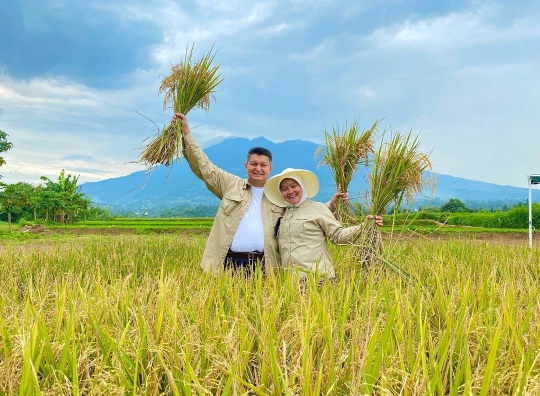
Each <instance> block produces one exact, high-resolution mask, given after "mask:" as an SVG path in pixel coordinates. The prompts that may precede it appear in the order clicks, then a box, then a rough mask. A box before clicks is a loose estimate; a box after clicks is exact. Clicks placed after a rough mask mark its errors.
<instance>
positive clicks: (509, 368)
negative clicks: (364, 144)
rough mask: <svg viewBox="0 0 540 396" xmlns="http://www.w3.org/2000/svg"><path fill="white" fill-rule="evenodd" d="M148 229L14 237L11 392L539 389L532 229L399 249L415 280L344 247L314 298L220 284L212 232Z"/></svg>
mask: <svg viewBox="0 0 540 396" xmlns="http://www.w3.org/2000/svg"><path fill="white" fill-rule="evenodd" d="M128 223H129V221H128V220H126V223H124V224H125V225H126V226H127V225H128ZM180 223H181V222H180ZM196 223H198V222H196ZM198 224H199V225H201V224H206V223H205V220H201V221H200V223H198ZM140 225H141V223H137V224H136V227H135V228H134V229H132V232H130V233H129V234H124V233H121V232H110V233H100V232H96V229H99V228H100V227H101V226H103V227H105V228H106V227H107V226H106V224H102V225H99V224H96V223H94V224H87V225H86V226H87V227H89V228H90V229H92V230H93V232H89V233H85V234H84V235H81V234H77V233H76V232H75V231H73V230H74V228H71V229H70V231H69V232H67V231H65V232H63V233H56V232H47V233H46V232H43V233H35V234H33V236H28V237H21V238H20V239H17V238H11V239H9V238H8V237H6V238H5V239H1V240H0V259H1V260H0V262H1V263H0V271H1V273H2V277H1V278H0V312H1V319H0V394H9V395H11V394H19V395H40V394H41V395H126V394H133V395H162V394H166V395H168V394H170V395H189V394H201V395H204V394H208V395H215V394H222V395H237V394H257V395H276V394H286V395H300V394H301V395H319V394H330V395H344V394H356V395H360V394H372V395H419V394H425V395H470V394H473V395H477V394H478V395H538V394H540V296H539V292H538V283H539V277H540V264H539V263H540V250H539V248H538V247H535V248H534V249H532V250H531V249H529V248H528V246H527V244H526V241H527V239H526V236H525V235H524V234H521V235H520V238H521V239H520V240H519V242H518V243H494V242H493V241H484V240H480V239H479V238H476V237H475V235H474V234H472V233H471V234H463V233H460V234H446V237H445V238H443V239H429V238H422V237H419V238H415V239H413V240H409V239H406V238H400V239H399V240H398V242H392V243H387V245H386V246H387V247H388V251H387V253H386V255H387V257H388V258H389V259H390V260H391V261H392V262H393V263H395V264H398V265H399V266H401V267H402V268H403V269H404V270H406V271H407V272H408V273H410V274H411V278H410V279H405V278H403V277H401V276H398V275H397V274H395V273H394V272H391V271H388V270H385V267H383V266H382V265H377V266H373V267H371V268H368V269H361V268H360V267H359V266H358V265H357V264H356V263H355V262H354V259H353V258H352V257H351V256H350V252H351V250H350V249H349V248H348V247H346V246H341V247H335V246H331V253H332V256H333V258H334V261H335V266H336V273H337V275H338V278H337V280H336V281H335V282H325V283H322V285H318V284H317V282H316V281H315V280H312V281H311V282H308V283H307V285H306V287H305V288H300V287H299V286H298V282H297V280H296V279H295V276H294V274H290V273H278V274H272V273H267V274H266V275H265V276H263V275H262V274H260V273H258V274H256V275H255V276H253V277H251V278H249V279H245V278H242V277H238V276H233V275H231V274H224V275H222V276H219V277H214V276H210V275H207V274H205V273H203V272H202V271H201V270H200V268H199V261H200V258H201V255H202V252H203V249H204V244H205V239H206V234H205V233H197V232H191V231H190V230H192V229H196V228H191V229H190V228H184V229H182V227H179V228H178V229H177V230H176V232H164V233H155V232H152V231H150V228H151V227H150V225H148V224H147V225H144V227H147V228H144V229H145V230H146V231H145V232H144V233H141V232H140V231H139V232H137V231H136V230H137V229H140V228H137V226H140ZM208 226H209V225H208V224H206V225H204V226H201V228H203V229H204V228H205V227H206V229H207V228H208ZM80 227H82V226H80ZM158 229H159V227H158ZM167 229H169V230H170V228H167ZM133 230H134V231H133ZM48 231H50V230H48ZM0 232H2V235H4V232H5V231H4V230H0ZM20 234H23V233H20ZM395 236H396V235H395ZM25 238H26V239H25ZM393 240H394V241H395V240H396V238H394V239H393Z"/></svg>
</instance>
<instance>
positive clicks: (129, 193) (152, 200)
mask: <svg viewBox="0 0 540 396" xmlns="http://www.w3.org/2000/svg"><path fill="white" fill-rule="evenodd" d="M254 146H262V147H265V148H267V149H269V150H270V151H271V152H272V157H273V160H272V165H273V170H272V172H271V174H270V176H272V175H275V174H277V173H279V172H281V171H282V170H283V169H285V168H302V169H308V170H311V171H313V172H314V173H316V174H317V176H318V177H319V181H320V190H319V193H318V194H317V196H316V197H315V198H314V199H315V200H317V201H321V202H325V201H327V200H328V199H330V197H331V196H332V195H333V194H334V192H335V186H334V182H333V177H332V172H331V171H330V169H329V168H328V167H327V166H319V162H320V159H321V157H320V156H319V157H317V158H316V157H315V150H316V149H317V148H318V147H319V145H317V144H316V143H313V142H310V141H306V140H300V139H295V140H286V141H284V142H280V143H275V142H272V141H270V140H268V139H266V138H264V137H262V136H260V137H257V138H255V139H252V140H249V139H247V138H242V137H231V138H228V139H225V140H222V141H221V142H219V143H217V144H215V145H212V146H209V147H207V148H206V149H204V150H203V151H204V152H205V153H206V155H207V156H208V158H209V159H210V160H211V161H212V162H213V163H214V164H215V165H217V166H218V167H220V168H222V169H224V170H225V171H227V172H230V173H232V174H235V175H238V176H240V177H245V168H244V162H245V161H246V158H247V152H248V150H249V149H250V148H252V147H254ZM434 175H435V177H436V179H437V185H436V189H435V193H434V195H433V197H431V198H428V197H426V198H423V199H422V198H420V199H419V200H418V206H423V205H425V204H428V205H429V204H431V205H437V206H439V205H441V204H443V203H444V202H446V201H448V200H449V199H451V198H457V199H460V200H462V201H464V202H468V203H469V205H473V206H474V203H476V204H479V203H481V202H484V203H485V202H492V203H493V205H507V206H512V205H515V204H517V203H520V202H527V199H528V188H526V187H523V188H520V187H513V186H504V185H498V184H494V183H487V182H482V181H475V180H470V179H466V178H461V177H455V176H450V175H444V174H437V173H434ZM365 176H366V175H359V177H356V178H355V179H353V181H352V182H351V185H350V186H349V196H350V197H351V199H352V200H359V199H362V196H363V193H364V192H365V191H366V190H367V189H368V186H367V182H366V177H365ZM81 191H82V192H84V193H86V194H88V195H89V196H90V198H91V199H92V201H93V202H94V204H95V205H98V206H109V207H110V208H111V210H113V211H114V210H136V209H141V208H145V207H148V206H149V205H150V206H151V207H153V208H155V209H156V208H163V209H165V208H172V207H174V206H178V205H199V204H202V205H217V204H218V203H219V200H218V199H217V198H216V197H215V196H214V195H212V194H211V193H210V192H209V191H208V190H207V188H206V185H205V184H204V182H203V181H202V180H200V179H198V178H197V177H196V176H195V175H194V174H193V173H192V172H191V170H190V168H189V166H188V164H187V162H186V160H185V159H180V160H179V161H178V162H175V163H174V164H173V165H172V166H171V167H165V166H163V165H161V166H159V167H157V168H156V169H154V170H153V171H152V172H151V173H150V174H149V173H148V172H147V171H144V170H142V171H137V172H133V173H130V174H128V175H125V176H120V177H116V178H111V179H106V180H102V181H98V182H86V183H83V184H82V185H81ZM533 196H534V200H538V199H540V191H533ZM469 205H468V206H469Z"/></svg>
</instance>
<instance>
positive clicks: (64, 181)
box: [0, 169, 109, 231]
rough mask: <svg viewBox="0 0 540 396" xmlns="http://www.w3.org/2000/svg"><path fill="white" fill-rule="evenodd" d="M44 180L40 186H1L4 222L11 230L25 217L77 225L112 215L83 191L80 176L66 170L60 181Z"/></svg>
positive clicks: (0, 212) (43, 177)
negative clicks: (83, 221)
mask: <svg viewBox="0 0 540 396" xmlns="http://www.w3.org/2000/svg"><path fill="white" fill-rule="evenodd" d="M40 179H41V180H42V181H43V183H42V184H40V185H38V186H34V185H32V184H29V183H25V182H18V183H14V184H6V183H0V220H2V221H7V222H8V224H9V228H10V231H11V224H12V222H14V221H18V220H20V219H21V218H24V219H26V220H31V219H33V220H35V221H36V220H44V221H46V222H47V221H53V222H59V223H73V222H75V221H79V220H85V219H86V218H87V216H91V217H92V218H103V217H107V216H109V214H108V211H107V210H106V209H103V208H95V207H93V206H92V200H91V199H90V197H89V196H88V195H87V194H85V193H82V192H81V191H80V186H78V185H77V183H78V180H79V177H78V176H73V175H71V174H68V175H66V174H65V171H64V169H62V171H61V172H60V175H59V176H58V179H57V180H56V181H53V180H51V179H49V178H47V177H45V176H41V178H40Z"/></svg>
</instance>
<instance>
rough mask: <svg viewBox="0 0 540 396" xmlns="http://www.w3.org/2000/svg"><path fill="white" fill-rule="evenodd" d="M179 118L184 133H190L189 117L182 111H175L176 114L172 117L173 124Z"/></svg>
mask: <svg viewBox="0 0 540 396" xmlns="http://www.w3.org/2000/svg"><path fill="white" fill-rule="evenodd" d="M178 120H180V121H181V122H182V135H187V134H189V133H190V130H189V124H188V120H187V117H186V116H185V115H183V114H182V113H174V115H173V116H172V118H171V124H172V123H175V122H177V121H178Z"/></svg>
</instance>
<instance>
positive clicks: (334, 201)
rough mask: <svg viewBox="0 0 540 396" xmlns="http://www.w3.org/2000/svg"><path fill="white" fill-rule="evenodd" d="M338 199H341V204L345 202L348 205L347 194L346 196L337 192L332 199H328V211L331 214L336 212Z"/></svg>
mask: <svg viewBox="0 0 540 396" xmlns="http://www.w3.org/2000/svg"><path fill="white" fill-rule="evenodd" d="M339 198H341V199H342V200H343V202H345V204H346V205H348V204H349V194H347V193H346V192H337V193H335V194H334V196H333V197H332V199H330V201H329V202H328V204H329V206H330V210H331V211H332V212H334V211H335V210H336V208H337V203H338V200H339Z"/></svg>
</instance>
